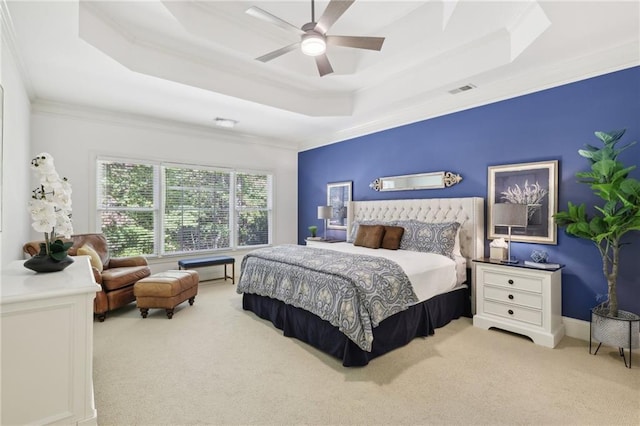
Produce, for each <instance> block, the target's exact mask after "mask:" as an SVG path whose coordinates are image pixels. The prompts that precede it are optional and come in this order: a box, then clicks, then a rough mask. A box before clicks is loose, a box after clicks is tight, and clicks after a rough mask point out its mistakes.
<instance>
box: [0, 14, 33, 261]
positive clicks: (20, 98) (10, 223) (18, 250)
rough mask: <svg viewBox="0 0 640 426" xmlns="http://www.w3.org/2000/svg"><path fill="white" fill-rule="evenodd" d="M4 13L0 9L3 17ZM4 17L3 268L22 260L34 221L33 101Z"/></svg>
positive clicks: (1, 76) (0, 76)
mask: <svg viewBox="0 0 640 426" xmlns="http://www.w3.org/2000/svg"><path fill="white" fill-rule="evenodd" d="M2 13H3V10H0V14H2ZM8 31H9V29H8V28H6V25H5V20H4V16H3V19H2V44H1V48H0V49H1V50H0V57H1V64H0V65H1V66H0V69H1V74H0V82H1V83H2V87H3V89H4V103H3V117H2V118H3V120H2V122H3V129H2V135H3V138H2V139H3V141H2V166H1V173H0V174H1V175H2V204H1V206H2V230H1V231H0V258H1V259H2V261H1V263H0V268H1V267H2V266H4V265H6V264H7V263H9V262H10V261H12V260H16V259H22V245H23V244H24V242H25V241H27V239H28V238H29V235H30V234H29V230H30V228H31V219H30V217H29V213H28V212H27V203H28V201H29V198H30V197H31V190H32V189H33V188H31V184H30V180H29V179H30V176H29V173H30V170H29V163H30V161H31V157H30V149H29V144H30V142H29V120H30V113H31V112H30V111H31V107H30V101H29V97H28V96H27V90H26V85H25V82H24V80H23V77H22V76H23V75H24V72H22V71H21V69H20V67H19V62H18V60H17V59H16V56H15V52H14V51H13V49H12V47H13V46H12V44H11V42H10V38H9V36H8Z"/></svg>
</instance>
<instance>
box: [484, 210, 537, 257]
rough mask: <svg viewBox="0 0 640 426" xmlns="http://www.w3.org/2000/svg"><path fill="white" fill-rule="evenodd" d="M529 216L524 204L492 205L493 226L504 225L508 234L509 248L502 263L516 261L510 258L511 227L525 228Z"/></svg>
mask: <svg viewBox="0 0 640 426" xmlns="http://www.w3.org/2000/svg"><path fill="white" fill-rule="evenodd" d="M528 221H529V216H528V214H527V205H526V204H512V203H496V204H494V205H493V226H506V227H507V229H508V234H509V248H508V254H507V259H506V260H503V261H502V263H512V264H515V263H518V260H517V259H516V260H511V228H512V227H514V226H516V227H520V228H526V227H527V222H528Z"/></svg>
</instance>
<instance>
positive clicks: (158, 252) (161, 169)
mask: <svg viewBox="0 0 640 426" xmlns="http://www.w3.org/2000/svg"><path fill="white" fill-rule="evenodd" d="M101 162H115V163H129V164H136V165H138V164H140V165H150V166H153V171H154V180H153V181H154V188H153V191H152V192H153V217H154V229H153V235H154V237H153V244H154V253H143V254H141V255H143V256H145V257H146V258H149V259H153V258H167V257H184V256H188V255H198V254H206V253H215V252H220V251H236V250H250V249H256V248H260V247H268V246H271V245H273V236H274V223H275V219H274V218H275V216H274V211H273V210H274V209H273V207H274V205H275V200H274V197H275V174H274V173H273V172H272V171H270V170H255V169H246V168H230V167H221V166H215V165H209V164H194V163H180V162H175V161H173V162H171V161H163V160H148V159H138V158H131V157H118V156H111V155H96V157H95V160H94V161H93V165H94V167H95V170H94V173H93V176H94V179H95V181H94V186H93V187H94V191H93V196H94V197H95V199H94V202H93V206H94V207H93V209H92V215H94V220H93V221H92V222H93V224H94V227H95V229H96V232H101V229H102V220H101V218H102V212H103V211H105V209H104V208H103V206H101V205H99V203H100V201H101V200H102V199H103V198H102V196H101V192H100V191H102V190H103V186H102V185H101V176H100V171H101V166H100V163H101ZM172 167H173V168H183V169H192V170H207V171H214V172H223V173H228V174H229V177H230V181H229V182H230V185H229V204H228V209H229V211H228V217H229V246H228V247H220V248H213V249H205V250H193V251H175V252H165V248H164V239H165V236H166V232H165V225H166V216H165V207H166V200H165V198H166V195H167V194H166V191H167V187H166V184H165V179H166V178H165V168H172ZM238 174H254V175H263V176H266V177H267V206H266V208H264V209H258V210H260V211H265V210H266V211H267V228H268V230H267V231H268V232H267V243H266V244H256V245H242V246H241V245H238V241H239V233H240V229H239V227H238V224H239V214H240V210H239V208H238V206H237V200H236V195H237V194H236V185H237V177H238ZM122 210H123V211H126V210H127V209H126V208H123V209H122ZM134 210H139V208H131V209H130V211H134ZM146 210H148V209H145V211H146Z"/></svg>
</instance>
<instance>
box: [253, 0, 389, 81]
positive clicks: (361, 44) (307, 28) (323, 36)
mask: <svg viewBox="0 0 640 426" xmlns="http://www.w3.org/2000/svg"><path fill="white" fill-rule="evenodd" d="M354 2H355V0H331V1H330V2H329V4H328V5H327V8H326V9H325V11H324V13H323V14H322V16H321V17H320V19H318V21H317V22H316V19H315V7H314V0H311V22H307V23H306V24H304V25H303V26H302V27H301V28H298V27H296V26H294V25H292V24H290V23H288V22H287V21H284V20H282V19H280V18H278V17H277V16H274V15H272V14H270V13H269V12H267V11H265V10H262V9H260V8H259V7H255V6H253V7H250V8H249V9H247V13H248V14H249V15H251V16H253V17H255V18H258V19H262V20H263V21H266V22H269V23H271V24H273V25H277V26H278V27H280V28H283V29H285V30H287V31H290V32H292V33H295V34H296V35H298V36H300V41H298V42H296V43H292V44H290V45H288V46H284V47H281V48H280V49H277V50H274V51H273V52H269V53H267V54H265V55H262V56H260V57H259V58H256V59H257V60H258V61H261V62H268V61H270V60H272V59H275V58H277V57H279V56H282V55H284V54H285V53H288V52H291V51H292V50H294V49H296V48H297V47H298V46H300V49H301V50H302V53H304V54H305V55H308V56H313V57H315V60H316V65H317V66H318V72H319V73H320V77H322V76H324V75H327V74H331V73H332V72H333V68H332V67H331V63H330V62H329V58H327V55H326V53H325V52H326V48H327V44H330V45H333V46H344V47H353V48H356V49H368V50H380V49H382V43H384V37H356V36H334V35H327V31H329V29H330V28H331V26H332V25H333V24H334V23H335V22H336V21H337V20H338V19H339V18H340V17H341V16H342V14H343V13H344V12H345V11H346V10H347V9H348V8H349V7H350V6H351V5H352V4H353V3H354Z"/></svg>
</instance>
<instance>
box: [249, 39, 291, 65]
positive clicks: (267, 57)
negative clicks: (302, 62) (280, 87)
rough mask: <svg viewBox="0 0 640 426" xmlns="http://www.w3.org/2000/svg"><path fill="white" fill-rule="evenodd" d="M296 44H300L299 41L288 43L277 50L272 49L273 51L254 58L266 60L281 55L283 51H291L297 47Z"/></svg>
mask: <svg viewBox="0 0 640 426" xmlns="http://www.w3.org/2000/svg"><path fill="white" fill-rule="evenodd" d="M298 46H300V42H296V43H293V44H290V45H288V46H285V47H281V48H280V49H278V50H274V51H273V52H269V53H267V54H265V55H262V56H260V57H259V58H256V60H258V61H260V62H268V61H270V60H272V59H275V58H277V57H278V56H282V55H284V54H285V53H288V52H291V51H292V50H294V49H297V48H298Z"/></svg>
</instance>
